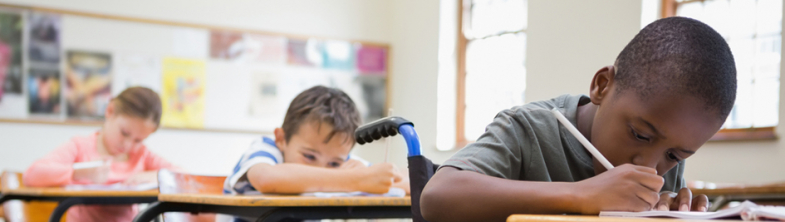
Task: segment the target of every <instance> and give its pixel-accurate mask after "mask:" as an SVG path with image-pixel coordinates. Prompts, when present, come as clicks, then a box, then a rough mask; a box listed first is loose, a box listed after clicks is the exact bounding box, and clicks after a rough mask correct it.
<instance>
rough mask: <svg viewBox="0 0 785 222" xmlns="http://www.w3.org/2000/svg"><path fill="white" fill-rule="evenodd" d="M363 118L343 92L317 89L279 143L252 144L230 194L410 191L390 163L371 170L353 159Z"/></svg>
mask: <svg viewBox="0 0 785 222" xmlns="http://www.w3.org/2000/svg"><path fill="white" fill-rule="evenodd" d="M359 125H360V114H359V112H358V110H357V108H356V107H355V105H354V102H353V101H352V99H351V98H349V96H348V95H346V93H344V92H342V91H341V90H338V89H333V88H327V87H323V86H315V87H312V88H310V89H308V90H306V91H303V92H302V93H300V94H299V95H297V97H295V98H294V100H292V102H291V104H290V105H289V108H288V110H287V111H286V116H285V117H284V121H283V126H282V127H281V128H276V129H275V131H274V134H275V139H271V138H267V137H262V138H259V139H257V140H255V141H254V142H253V143H252V144H251V148H250V149H248V151H246V152H245V153H244V154H243V156H242V158H241V159H240V162H238V163H237V165H236V166H235V168H234V170H233V172H232V175H230V176H229V177H227V178H226V182H225V183H224V193H227V194H249V193H283V194H296V193H304V192H331V191H337V192H340V191H364V192H368V193H386V192H388V191H389V189H390V187H392V186H395V187H398V188H402V189H404V190H406V191H407V193H408V190H409V183H408V180H407V179H404V178H402V177H401V175H400V174H399V173H398V172H397V171H396V170H395V168H394V166H393V165H392V164H389V163H380V164H375V165H373V166H370V167H366V165H367V164H366V163H363V161H362V160H359V159H355V158H354V157H350V156H349V151H351V149H352V147H353V146H354V143H355V141H354V130H356V129H357V127H358V126H359Z"/></svg>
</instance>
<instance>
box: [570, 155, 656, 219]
mask: <svg viewBox="0 0 785 222" xmlns="http://www.w3.org/2000/svg"><path fill="white" fill-rule="evenodd" d="M663 183H665V181H664V179H663V178H662V177H661V176H659V175H657V170H655V169H653V168H649V167H644V166H636V165H632V164H624V165H621V166H618V167H616V168H613V169H611V170H608V171H606V172H604V173H601V174H599V175H597V176H595V177H592V178H589V179H586V180H583V181H580V182H578V183H577V185H579V186H578V190H576V191H575V192H576V193H577V195H578V197H579V200H580V201H579V203H581V204H580V206H579V208H578V210H580V212H581V213H583V214H598V213H599V212H600V211H647V210H651V209H653V208H654V206H655V204H657V202H658V201H659V199H660V194H659V191H660V189H661V188H662V185H663Z"/></svg>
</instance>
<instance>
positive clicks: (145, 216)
mask: <svg viewBox="0 0 785 222" xmlns="http://www.w3.org/2000/svg"><path fill="white" fill-rule="evenodd" d="M168 205H169V203H167V202H154V203H152V204H150V206H147V209H145V210H143V211H142V212H139V214H137V215H136V217H135V218H134V221H135V222H150V221H152V220H153V219H155V218H157V217H158V215H161V214H162V213H164V212H166V211H167V209H168V208H169V207H168Z"/></svg>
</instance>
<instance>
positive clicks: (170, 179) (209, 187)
mask: <svg viewBox="0 0 785 222" xmlns="http://www.w3.org/2000/svg"><path fill="white" fill-rule="evenodd" d="M224 180H226V177H225V176H203V175H194V174H187V173H178V172H172V171H170V170H166V169H162V170H160V171H158V192H159V193H162V194H165V193H193V194H223V186H224Z"/></svg>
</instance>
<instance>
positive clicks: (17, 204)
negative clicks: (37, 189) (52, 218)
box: [0, 171, 65, 222]
mask: <svg viewBox="0 0 785 222" xmlns="http://www.w3.org/2000/svg"><path fill="white" fill-rule="evenodd" d="M23 187H25V186H24V184H23V183H22V173H19V172H14V171H3V174H2V176H0V191H2V192H5V191H7V190H11V189H19V188H23ZM56 207H57V202H55V201H22V200H8V201H5V202H3V206H2V207H0V212H2V214H1V215H0V217H2V218H3V219H4V220H5V221H8V222H28V221H29V222H38V221H41V222H44V221H49V215H51V214H52V212H53V211H54V210H55V208H56ZM61 221H65V216H64V217H62V219H61Z"/></svg>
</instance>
